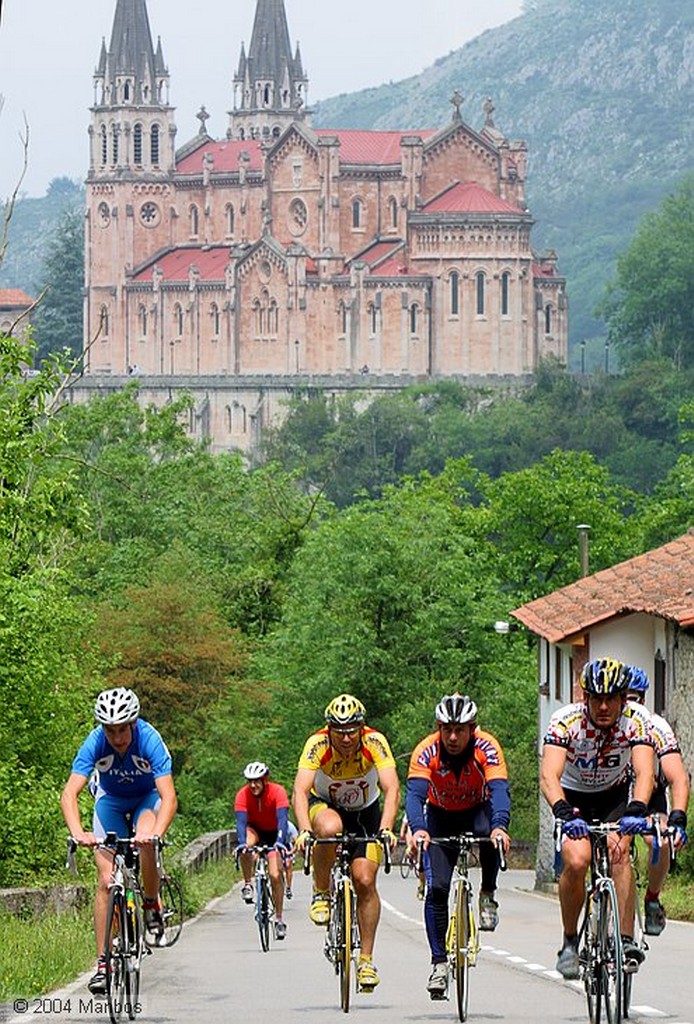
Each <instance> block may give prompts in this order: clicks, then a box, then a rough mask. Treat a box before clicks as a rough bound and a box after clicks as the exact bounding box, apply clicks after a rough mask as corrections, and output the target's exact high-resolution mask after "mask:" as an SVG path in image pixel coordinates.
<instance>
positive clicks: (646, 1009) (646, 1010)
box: [629, 1006, 668, 1017]
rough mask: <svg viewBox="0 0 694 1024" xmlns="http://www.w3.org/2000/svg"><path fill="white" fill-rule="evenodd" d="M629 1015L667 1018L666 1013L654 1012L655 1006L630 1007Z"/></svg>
mask: <svg viewBox="0 0 694 1024" xmlns="http://www.w3.org/2000/svg"><path fill="white" fill-rule="evenodd" d="M629 1012H630V1013H638V1015H639V1016H640V1017H667V1016H668V1015H667V1013H663V1011H662V1010H656V1008H655V1006H632V1007H631V1010H630V1011H629Z"/></svg>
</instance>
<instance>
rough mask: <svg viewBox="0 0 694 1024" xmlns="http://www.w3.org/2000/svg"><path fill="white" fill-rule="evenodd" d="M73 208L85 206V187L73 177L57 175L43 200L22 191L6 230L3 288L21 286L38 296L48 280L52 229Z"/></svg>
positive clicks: (0, 271)
mask: <svg viewBox="0 0 694 1024" xmlns="http://www.w3.org/2000/svg"><path fill="white" fill-rule="evenodd" d="M73 208H74V209H83V208H84V188H83V186H82V185H81V184H80V183H79V182H76V181H71V180H70V178H54V179H53V181H52V182H51V183H50V185H49V186H48V190H47V192H46V195H45V196H42V197H41V198H40V199H34V198H31V197H29V196H23V197H22V196H21V194H20V198H19V199H18V200H17V203H16V205H15V208H14V212H13V214H12V217H11V219H10V222H9V225H8V229H7V250H6V252H5V256H4V259H3V260H2V265H1V266H0V288H22V289H23V290H24V291H25V292H26V293H27V295H30V296H31V297H32V298H36V296H37V295H38V293H39V291H40V289H41V286H42V284H44V283H45V282H44V281H43V275H44V269H43V261H44V260H45V258H46V255H47V253H48V248H49V246H50V244H51V241H52V236H53V232H54V231H55V230H56V228H57V227H58V225H59V223H60V221H61V218H62V216H63V214H64V213H65V211H66V210H67V209H73ZM1 212H2V210H1V209H0V213H1Z"/></svg>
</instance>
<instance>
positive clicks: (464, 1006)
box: [417, 832, 507, 1021]
mask: <svg viewBox="0 0 694 1024" xmlns="http://www.w3.org/2000/svg"><path fill="white" fill-rule="evenodd" d="M485 842H486V843H490V842H494V845H495V847H496V850H497V854H498V857H499V866H500V867H501V870H502V871H505V870H506V867H507V865H506V856H505V853H504V848H503V843H502V842H501V840H496V841H494V840H492V839H490V838H489V837H488V836H475V835H473V834H472V833H470V832H466V833H461V834H460V835H457V836H447V837H434V838H432V839H431V840H430V843H433V844H435V845H437V846H449V847H450V846H457V849H458V859H457V861H456V865H455V869H454V872H455V873H454V876H453V880H452V884H451V900H450V907H451V909H450V914H449V918H448V929H447V932H446V955H447V957H448V970H449V975H450V976H451V977H452V978H453V979H454V981H455V990H456V1005H457V1009H458V1018H459V1020H461V1021H465V1020H467V1015H468V1006H469V1001H470V968H471V967H474V966H475V964H476V963H477V957H478V955H479V951H480V943H479V930H478V927H477V921H476V919H475V913H474V903H473V895H474V891H473V885H472V881H471V879H470V866H471V865H470V854H471V852H472V848H473V847H474V846H475V844H478V845H479V844H480V843H485ZM423 853H424V843H423V840H419V842H418V850H417V870H418V871H421V869H422V860H423ZM446 998H448V996H446Z"/></svg>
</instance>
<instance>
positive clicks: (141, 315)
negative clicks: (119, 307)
mask: <svg viewBox="0 0 694 1024" xmlns="http://www.w3.org/2000/svg"><path fill="white" fill-rule="evenodd" d="M137 319H138V320H139V323H140V337H141V338H146V337H147V308H146V306H144V305H141V306H140V307H139V309H138V311H137Z"/></svg>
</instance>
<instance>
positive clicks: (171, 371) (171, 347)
mask: <svg viewBox="0 0 694 1024" xmlns="http://www.w3.org/2000/svg"><path fill="white" fill-rule="evenodd" d="M175 344H176V342H175V341H174V340H173V338H172V339H171V341H170V342H169V349H170V351H171V359H170V360H169V362H170V367H169V372H170V373H171V376H172V377H173V372H174V345H175Z"/></svg>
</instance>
